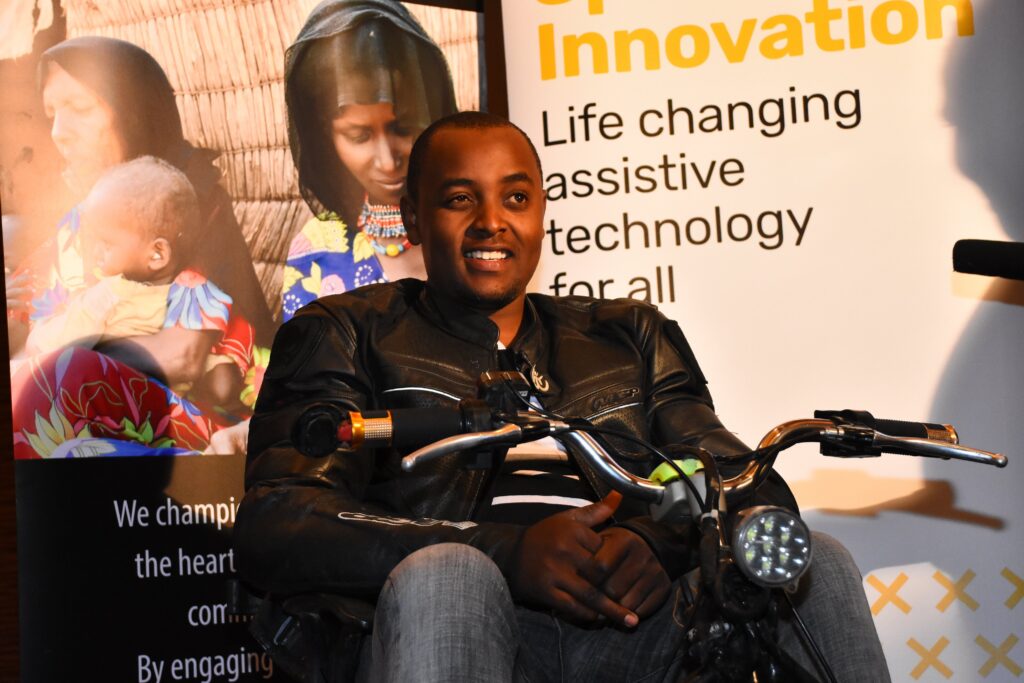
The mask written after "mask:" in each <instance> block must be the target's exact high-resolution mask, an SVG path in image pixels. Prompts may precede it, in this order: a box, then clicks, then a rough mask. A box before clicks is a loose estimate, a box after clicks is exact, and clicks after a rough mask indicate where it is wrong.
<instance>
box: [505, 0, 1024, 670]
mask: <svg viewBox="0 0 1024 683" xmlns="http://www.w3.org/2000/svg"><path fill="white" fill-rule="evenodd" d="M504 6H505V14H504V25H505V45H506V52H507V57H506V59H507V65H508V66H507V69H508V79H509V101H510V105H511V117H512V120H513V121H515V122H516V123H517V124H518V125H520V126H521V127H523V128H524V129H525V130H526V131H527V132H528V133H529V134H530V136H531V137H532V138H533V140H534V142H535V144H536V145H537V147H538V150H539V152H540V155H541V158H542V161H543V163H544V174H545V184H546V190H547V192H548V196H549V201H548V214H547V221H548V224H547V230H548V234H547V238H546V243H545V253H544V255H543V257H542V260H541V270H540V271H539V273H538V275H537V276H536V278H535V280H534V282H533V288H534V289H535V290H536V291H541V292H546V293H550V294H563V295H564V294H583V295H593V296H604V297H624V296H629V297H633V298H639V299H647V300H649V301H651V302H652V303H655V304H657V305H658V306H659V307H660V308H661V310H663V311H664V312H665V313H667V314H668V315H669V316H671V317H674V318H676V319H677V320H679V322H680V324H681V325H682V327H683V330H684V331H685V332H686V334H687V337H688V338H689V340H690V343H691V344H692V346H693V348H694V350H695V352H696V353H697V356H698V358H699V359H700V361H701V364H702V367H703V369H704V371H705V373H706V374H707V376H708V377H709V378H710V382H711V389H712V392H713V394H714V396H715V398H716V407H717V409H718V412H719V414H720V416H721V418H722V420H723V422H725V424H726V425H728V426H730V428H732V429H734V430H736V431H737V432H738V433H739V435H740V436H741V437H742V438H743V439H744V440H746V441H747V442H748V443H756V442H757V441H758V439H759V438H760V436H761V435H762V434H763V433H764V432H765V431H767V430H768V429H769V428H770V427H772V426H773V425H775V424H777V423H779V422H782V421H785V420H789V419H794V418H798V417H810V416H811V414H812V412H813V411H814V409H816V408H824V409H840V408H858V409H867V410H870V411H872V412H873V413H874V414H875V415H876V416H878V417H885V418H895V419H908V420H926V421H933V422H944V423H952V424H954V425H956V427H957V428H958V429H959V431H960V435H961V440H962V441H963V442H964V443H966V444H968V445H971V446H976V447H979V448H985V449H987V450H993V451H999V452H1003V453H1006V454H1007V455H1008V457H1009V458H1010V465H1009V467H1008V468H1007V469H1005V470H996V469H994V468H986V467H982V466H978V465H967V464H964V463H957V462H931V461H928V462H925V461H921V460H916V459H914V460H912V459H907V458H901V457H899V456H888V457H884V458H882V459H872V460H866V461H858V462H849V461H845V462H841V461H836V460H831V459H829V460H826V459H824V458H822V457H820V456H818V455H816V452H815V451H814V450H813V449H812V448H810V447H806V448H803V449H794V450H792V451H790V452H789V453H787V454H786V455H785V456H783V460H784V462H783V463H782V465H781V467H780V469H781V470H782V472H783V474H784V475H785V476H786V478H787V479H788V481H789V482H790V483H791V485H792V486H793V488H794V490H795V492H796V494H797V497H798V499H799V500H800V502H801V505H802V507H803V508H804V510H805V513H806V514H805V516H806V517H807V518H808V519H809V521H810V522H811V524H812V526H813V527H815V528H818V529H820V530H823V531H827V532H830V533H832V534H833V535H835V536H837V537H839V538H840V540H842V541H843V542H844V543H845V544H846V545H847V546H848V547H849V548H850V549H851V550H852V551H853V553H854V555H855V556H856V558H857V560H858V562H859V564H860V566H861V569H862V571H863V573H864V575H865V590H866V592H867V596H868V600H869V601H870V602H871V603H872V608H873V611H874V613H875V616H876V620H877V624H878V627H879V632H880V634H881V636H882V639H883V644H884V646H885V650H886V654H887V656H888V659H889V665H890V668H891V670H892V673H893V679H894V680H896V681H945V680H958V681H975V680H986V681H1009V680H1019V679H1020V678H1019V677H1020V676H1021V675H1022V670H1021V667H1022V666H1024V645H1020V644H1018V639H1019V638H1020V637H1022V636H1024V632H1022V631H1024V630H1022V627H1021V624H1022V623H1024V552H1022V550H1021V548H1024V531H1022V528H1021V524H1020V522H1019V520H1020V519H1021V518H1022V517H1024V496H1022V495H1021V491H1020V489H1021V485H1022V484H1024V469H1022V467H1024V461H1022V459H1021V455H1022V454H1024V420H1022V415H1021V413H1022V407H1024V363H1022V360H1024V344H1022V341H1021V340H1022V339H1024V287H1021V286H1020V284H1021V283H1013V282H1010V281H1007V280H994V279H989V278H984V277H980V276H967V275H955V274H953V273H952V268H951V258H950V254H951V250H952V247H953V243H954V242H955V241H956V240H958V239H962V238H980V239H994V240H1024V194H1022V193H1021V192H1020V190H1019V188H1020V187H1021V183H1022V181H1024V162H1022V160H1024V130H1022V128H1024V124H1022V121H1024V117H1022V111H1024V78H1022V77H1021V75H1020V66H1021V64H1024V48H1022V46H1021V41H1020V34H1021V31H1022V30H1024V3H1022V2H1020V0H973V1H972V0H887V1H880V0H852V1H850V2H847V1H846V0H782V1H777V2H773V3H764V2H755V1H754V0H733V1H732V2H713V1H711V0H689V1H687V2H679V1H678V0H644V1H643V2H636V1H633V2H625V1H623V0H517V1H516V2H505V3H504ZM787 456H788V457H787Z"/></svg>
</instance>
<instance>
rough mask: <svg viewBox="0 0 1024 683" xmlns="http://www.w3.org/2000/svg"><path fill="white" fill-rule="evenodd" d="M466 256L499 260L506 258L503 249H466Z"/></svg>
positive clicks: (485, 259)
mask: <svg viewBox="0 0 1024 683" xmlns="http://www.w3.org/2000/svg"><path fill="white" fill-rule="evenodd" d="M466 257H467V258H478V259H482V260H484V261H499V260H501V259H506V258H508V254H507V253H505V252H504V251H480V250H477V251H467V252H466Z"/></svg>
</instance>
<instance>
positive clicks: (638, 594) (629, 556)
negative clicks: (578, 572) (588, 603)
mask: <svg viewBox="0 0 1024 683" xmlns="http://www.w3.org/2000/svg"><path fill="white" fill-rule="evenodd" d="M599 536H600V537H601V541H602V542H601V547H600V548H599V549H598V551H597V552H596V553H594V561H593V567H592V572H593V573H591V574H588V575H587V578H588V579H589V580H590V581H591V582H592V583H593V584H594V585H596V586H598V587H600V589H601V591H602V592H603V593H604V594H605V595H607V596H608V597H609V598H610V599H612V600H614V601H615V602H617V603H618V604H619V605H621V606H622V607H624V608H625V609H627V610H629V611H631V612H633V613H635V614H636V615H637V616H638V617H640V618H645V617H649V616H650V615H651V614H653V613H654V612H655V611H656V610H657V609H658V608H659V607H661V604H662V603H663V602H665V598H667V597H668V595H669V592H670V591H671V588H672V582H671V581H670V580H669V578H668V574H666V573H665V570H664V569H663V568H662V566H661V563H660V562H659V561H658V558H657V557H655V556H654V553H653V552H652V551H651V548H650V546H649V545H647V541H645V540H644V539H643V538H641V537H640V536H638V535H637V534H635V533H633V532H632V531H630V530H628V529H623V528H621V527H612V528H610V529H605V530H604V531H602V532H601V533H600V534H599Z"/></svg>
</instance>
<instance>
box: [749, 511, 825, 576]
mask: <svg viewBox="0 0 1024 683" xmlns="http://www.w3.org/2000/svg"><path fill="white" fill-rule="evenodd" d="M732 549H733V554H734V559H735V561H736V564H737V565H739V568H740V570H741V571H742V572H743V573H744V574H746V576H747V578H749V579H750V580H751V581H753V582H754V583H756V584H758V585H761V586H767V587H769V588H776V587H779V586H785V585H787V584H790V583H793V582H794V581H796V580H797V579H799V578H800V576H801V575H802V574H803V573H804V572H805V571H806V570H807V567H808V566H810V563H811V532H810V530H809V529H808V528H807V525H806V524H804V521H803V520H802V519H800V518H799V517H797V515H796V514H795V513H793V512H790V511H789V510H786V509H784V508H780V507H773V506H768V505H759V506H757V507H752V508H747V509H746V510H743V511H742V512H740V513H739V514H738V515H737V517H736V522H735V525H734V526H733V534H732Z"/></svg>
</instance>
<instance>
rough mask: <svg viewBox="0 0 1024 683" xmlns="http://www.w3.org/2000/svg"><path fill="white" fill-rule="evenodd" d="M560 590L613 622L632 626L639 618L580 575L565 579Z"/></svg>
mask: <svg viewBox="0 0 1024 683" xmlns="http://www.w3.org/2000/svg"><path fill="white" fill-rule="evenodd" d="M561 588H562V590H563V591H564V592H565V593H567V594H568V595H569V596H571V597H572V598H574V599H575V600H576V602H578V603H580V604H581V605H582V606H583V607H585V608H587V609H590V610H592V611H594V612H596V613H597V614H600V615H601V616H604V617H605V618H607V619H608V620H609V621H611V622H612V623H615V624H622V625H623V626H626V627H628V628H632V627H633V626H636V625H637V624H638V623H639V621H640V620H639V618H638V617H637V615H636V614H634V613H633V612H632V611H631V610H628V609H626V608H625V607H623V606H622V605H620V604H619V603H617V602H615V601H614V600H612V599H611V598H609V597H608V596H607V595H605V594H604V593H603V592H602V591H601V589H599V588H597V587H596V586H594V585H593V584H591V583H590V582H589V581H586V580H584V579H583V578H582V577H576V578H575V579H572V580H567V581H565V583H564V585H562V586H561Z"/></svg>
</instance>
